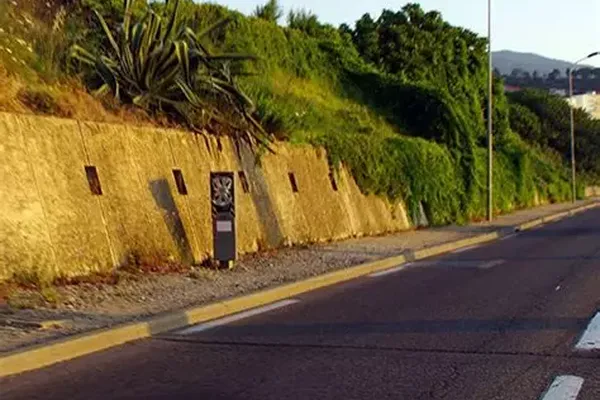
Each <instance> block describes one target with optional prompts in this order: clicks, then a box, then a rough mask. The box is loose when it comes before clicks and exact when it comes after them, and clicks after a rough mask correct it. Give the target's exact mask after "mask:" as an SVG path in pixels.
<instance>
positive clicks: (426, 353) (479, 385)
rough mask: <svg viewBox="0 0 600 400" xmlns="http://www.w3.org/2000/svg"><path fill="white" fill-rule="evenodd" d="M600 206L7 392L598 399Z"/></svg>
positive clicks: (69, 366)
mask: <svg viewBox="0 0 600 400" xmlns="http://www.w3.org/2000/svg"><path fill="white" fill-rule="evenodd" d="M599 308H600V210H592V211H589V212H586V213H584V214H580V215H578V216H576V217H574V218H571V219H566V220H563V221H560V222H558V223H555V224H552V225H548V226H545V227H541V228H538V229H535V230H532V231H528V232H524V233H521V234H518V235H515V236H512V237H508V238H506V239H505V240H502V241H498V242H495V243H492V244H488V245H485V246H481V247H477V248H472V249H467V250H466V251H461V252H455V253H453V254H447V255H444V256H441V257H436V258H432V259H429V260H425V261H420V262H417V263H414V264H411V265H407V266H404V267H403V268H398V269H393V270H391V271H388V272H387V273H385V274H377V275H375V276H368V277H364V278H361V279H357V280H354V281H352V282H349V283H345V284H341V285H337V286H334V287H331V288H327V289H324V290H319V291H315V292H312V293H307V294H304V295H301V296H297V297H295V298H293V299H290V300H288V301H284V302H279V303H276V304H273V305H271V306H268V307H266V308H261V309H258V310H255V311H254V312H252V313H246V314H243V315H241V316H237V317H232V318H227V319H225V320H221V321H215V322H212V323H206V324H202V325H198V326H195V327H191V328H188V329H186V330H184V331H179V332H172V333H170V334H168V335H164V336H161V337H155V338H152V339H148V340H143V341H139V342H135V343H131V344H128V345H124V346H121V347H118V348H113V349H110V350H107V351H104V352H101V353H97V354H94V355H90V356H87V357H83V358H79V359H76V360H72V361H70V362H66V363H62V364H58V365H55V366H52V367H49V368H45V369H42V370H39V371H34V372H31V373H26V374H22V375H18V376H14V377H9V378H4V379H2V380H0V399H2V400H13V399H27V400H31V399H60V400H63V399H71V400H75V399H85V400H93V399H233V400H237V399H260V400H265V399H277V400H280V399H283V400H295V399H409V400H412V399H456V400H466V399H477V400H479V399H482V400H483V399H485V400H489V399H510V400H513V399H514V400H518V399H524V400H525V399H527V400H529V399H531V400H536V399H544V400H566V399H570V400H572V399H578V400H579V399H581V400H600V351H599V350H598V349H600V316H597V312H598V310H599Z"/></svg>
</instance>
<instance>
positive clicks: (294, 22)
mask: <svg viewBox="0 0 600 400" xmlns="http://www.w3.org/2000/svg"><path fill="white" fill-rule="evenodd" d="M288 26H289V27H290V28H292V29H298V30H300V31H302V32H304V33H306V34H308V35H310V36H316V35H317V34H318V32H319V30H320V29H321V27H322V26H321V24H320V23H319V19H318V18H317V16H316V15H315V14H313V13H312V12H311V11H307V10H305V9H301V10H298V11H294V10H291V11H290V13H289V14H288Z"/></svg>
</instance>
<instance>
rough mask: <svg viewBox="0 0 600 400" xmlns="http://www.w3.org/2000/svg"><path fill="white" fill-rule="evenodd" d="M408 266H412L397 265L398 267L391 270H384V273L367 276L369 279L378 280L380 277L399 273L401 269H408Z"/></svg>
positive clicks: (408, 264)
mask: <svg viewBox="0 0 600 400" xmlns="http://www.w3.org/2000/svg"><path fill="white" fill-rule="evenodd" d="M410 265H412V263H407V264H402V265H399V266H397V267H394V268H391V269H386V270H384V271H379V272H374V273H372V274H370V275H369V278H378V277H380V276H385V275H391V274H395V273H396V272H400V271H402V270H403V269H406V267H408V266H410Z"/></svg>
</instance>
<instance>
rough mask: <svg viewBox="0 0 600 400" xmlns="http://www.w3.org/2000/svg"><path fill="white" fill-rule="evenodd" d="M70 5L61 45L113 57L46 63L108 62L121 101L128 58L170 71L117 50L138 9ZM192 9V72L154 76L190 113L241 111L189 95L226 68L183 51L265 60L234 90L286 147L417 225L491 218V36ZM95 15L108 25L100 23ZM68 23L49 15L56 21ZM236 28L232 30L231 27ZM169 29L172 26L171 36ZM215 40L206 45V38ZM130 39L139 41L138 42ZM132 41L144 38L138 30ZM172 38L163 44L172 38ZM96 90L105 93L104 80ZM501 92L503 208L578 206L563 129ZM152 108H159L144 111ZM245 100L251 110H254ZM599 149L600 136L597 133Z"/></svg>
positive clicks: (154, 9)
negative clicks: (418, 219)
mask: <svg viewBox="0 0 600 400" xmlns="http://www.w3.org/2000/svg"><path fill="white" fill-rule="evenodd" d="M30 1H34V0H30ZM61 3H62V4H63V5H62V6H63V7H64V9H65V10H67V12H66V13H65V22H64V25H63V27H64V28H60V29H58V30H57V32H59V33H60V34H61V35H65V38H66V39H65V40H63V41H61V43H67V44H69V46H70V45H71V44H77V43H79V44H81V45H82V46H83V45H84V47H85V48H86V49H87V50H88V51H89V53H90V55H91V54H101V55H103V56H102V57H101V58H99V59H98V58H92V57H89V56H87V53H85V54H80V55H83V56H84V59H85V60H87V64H88V65H91V62H92V61H94V68H92V69H90V68H86V67H85V66H81V65H77V64H75V65H74V64H67V62H66V59H67V57H66V56H65V55H64V51H63V50H61V51H60V52H59V55H58V56H53V57H52V60H48V59H45V60H46V61H44V62H46V63H48V64H49V65H53V66H56V65H61V66H63V67H66V66H69V68H70V69H69V70H68V71H72V72H71V73H70V74H71V75H72V74H73V72H77V74H79V76H80V77H83V78H84V79H85V80H86V82H88V83H89V82H90V80H89V79H88V78H89V77H90V76H93V75H94V70H95V71H96V72H95V73H96V74H98V70H97V68H96V66H97V65H99V63H98V62H97V61H98V60H101V61H102V62H104V64H106V65H107V66H108V67H110V68H111V69H112V70H113V72H112V73H111V74H108V75H106V74H102V73H100V75H101V76H104V75H106V77H107V79H104V80H103V81H104V83H111V82H113V83H112V84H111V85H109V86H110V87H111V88H112V92H113V93H115V92H116V85H115V84H114V82H115V81H117V79H116V78H119V79H120V80H123V82H124V83H121V82H120V81H119V87H120V88H121V87H125V86H127V85H128V83H126V82H131V79H130V78H127V77H126V76H125V74H122V72H123V71H125V69H124V68H123V66H122V65H121V64H122V63H123V62H122V59H123V57H119V54H121V53H123V54H126V53H124V52H125V51H130V50H134V51H132V55H133V56H134V60H137V61H136V62H140V63H141V64H140V65H141V66H143V65H149V64H154V63H157V64H159V65H160V64H161V63H158V61H156V60H148V58H150V56H149V54H150V53H148V52H145V53H144V57H145V58H146V61H144V60H143V59H142V58H141V57H140V58H135V57H137V54H139V53H140V52H139V51H138V50H140V49H142V48H141V47H136V46H134V44H133V43H132V44H127V45H126V46H125V47H123V44H122V43H119V41H118V40H117V39H115V42H116V43H115V44H116V46H115V45H113V44H112V43H111V38H110V35H107V34H106V33H108V32H113V33H114V32H128V31H130V30H132V29H134V26H133V25H129V28H128V29H124V28H126V27H125V26H123V25H122V24H121V21H122V20H123V10H124V9H123V7H122V3H121V0H118V1H117V0H83V1H81V2H76V3H77V4H74V3H72V2H69V1H67V0H62V1H61ZM126 3H129V2H126ZM129 7H132V8H131V14H130V13H127V17H126V18H125V21H127V20H128V19H129V18H132V19H135V20H136V21H139V22H140V23H142V25H136V26H138V28H137V29H138V32H142V33H143V32H147V31H145V30H148V29H152V28H151V22H150V20H149V18H150V19H151V18H155V17H152V16H160V15H166V16H169V15H173V14H169V12H172V11H170V9H171V7H172V4H170V3H169V4H165V3H157V2H152V3H150V5H149V6H148V5H146V4H145V3H144V1H143V0H139V1H137V2H133V3H132V4H130V6H129ZM148 7H150V9H151V12H150V14H148V13H149V11H148ZM178 7H179V11H180V13H179V17H178V18H176V19H175V21H176V22H174V23H175V24H177V25H178V26H180V27H189V28H190V30H183V32H184V33H182V34H180V33H179V32H182V30H181V29H179V30H177V29H175V30H173V31H172V32H174V33H172V35H173V36H172V39H170V40H171V43H172V46H171V45H169V46H171V47H170V48H171V50H169V51H168V52H167V53H168V54H171V55H172V54H173V51H174V52H175V58H176V61H175V60H173V63H174V65H176V66H177V71H178V72H177V73H175V72H174V73H173V74H174V75H173V77H170V76H169V75H168V74H164V75H163V74H157V75H155V76H154V75H151V76H154V77H155V78H156V82H153V83H158V82H161V81H162V80H167V78H170V79H172V81H171V83H169V84H168V85H167V86H169V85H170V86H169V87H172V85H173V82H174V83H175V85H176V86H177V96H176V99H177V102H180V101H181V102H184V103H185V104H186V105H187V106H190V105H192V106H193V105H194V104H196V105H197V104H200V103H203V104H202V105H201V106H200V107H196V108H197V109H210V110H214V109H217V110H219V111H220V113H221V114H224V112H223V110H229V109H231V104H230V103H227V102H225V106H224V107H222V108H219V107H216V108H215V107H212V106H211V107H206V106H205V105H204V104H206V102H207V101H208V100H210V99H212V98H213V97H211V96H212V94H211V93H207V92H206V91H203V90H198V88H197V87H196V86H195V85H196V83H193V82H192V83H190V82H189V81H188V80H185V82H186V84H187V83H189V87H190V88H191V89H192V90H191V91H190V90H187V89H186V90H182V85H180V84H179V83H180V82H181V77H185V76H187V75H194V76H198V74H199V75H200V77H201V78H202V79H204V78H203V77H206V76H209V77H210V79H212V78H213V76H214V75H213V74H212V72H208V73H207V71H212V70H211V69H210V68H212V64H210V66H208V65H204V64H202V63H198V67H199V68H200V66H203V69H202V71H198V70H194V72H193V73H189V74H188V73H187V72H186V71H187V67H185V65H186V63H187V61H186V57H184V56H182V54H188V55H189V54H190V51H191V50H192V49H196V51H197V52H199V53H201V54H202V55H204V56H206V55H212V54H249V55H253V56H255V57H256V59H257V61H256V62H254V63H243V64H239V63H238V64H237V65H236V66H235V68H232V69H231V71H232V72H234V73H232V74H231V75H230V78H231V80H226V82H227V83H228V84H230V85H236V84H237V85H239V87H240V88H243V90H244V91H243V93H245V94H246V95H247V96H248V97H249V98H251V99H252V100H253V101H254V103H255V104H256V110H255V111H254V112H252V111H251V110H252V109H251V108H244V107H245V106H243V107H242V109H244V110H246V111H247V117H252V118H255V119H257V120H258V121H260V123H261V125H262V127H264V128H265V130H266V131H267V132H269V133H270V134H272V135H273V136H274V137H276V138H278V139H280V140H287V141H290V142H292V143H311V144H315V145H321V146H324V147H325V148H326V149H327V151H328V154H329V157H330V162H331V164H332V166H333V167H334V168H336V167H337V166H339V164H340V163H344V164H345V165H347V166H348V167H349V169H350V170H351V172H352V174H353V175H354V177H355V179H356V181H357V182H358V184H359V185H360V187H361V189H362V190H363V191H364V192H367V193H376V194H381V195H385V196H388V197H389V198H391V199H402V200H404V201H405V203H406V204H407V206H408V207H409V212H410V214H411V215H415V214H416V213H417V212H418V210H419V208H420V205H423V208H424V209H425V211H426V213H427V214H428V215H427V216H428V218H429V220H430V221H431V222H432V223H434V224H445V223H450V222H455V221H459V222H462V221H466V220H469V219H478V218H482V217H483V216H484V214H485V204H486V201H485V185H486V165H487V155H486V150H485V137H486V120H485V116H486V105H487V86H486V79H487V69H486V65H487V61H486V47H487V43H486V41H485V39H482V38H480V37H478V36H477V35H475V34H474V33H472V32H470V31H468V30H465V29H462V28H459V27H454V26H451V25H450V24H448V23H447V22H445V21H444V20H443V19H442V17H441V15H439V13H436V12H424V11H423V10H422V9H421V8H420V7H419V6H418V5H416V4H409V5H407V6H405V7H404V8H402V9H401V10H399V11H390V10H384V11H383V12H382V14H381V15H380V16H379V17H377V18H373V17H371V16H369V15H365V16H363V17H362V18H361V19H360V20H359V21H357V23H356V25H355V26H354V27H350V26H347V25H342V26H340V27H339V28H336V27H333V26H330V25H327V24H323V23H321V22H320V21H319V20H318V18H317V17H316V16H315V15H313V14H312V13H310V12H308V11H305V10H300V11H292V12H291V13H290V14H289V15H288V26H287V27H281V26H279V25H277V21H278V20H279V19H280V18H281V17H282V11H281V7H280V6H279V4H278V3H277V1H275V0H271V1H269V2H267V3H266V4H265V5H264V6H261V7H258V8H257V10H256V11H255V13H254V16H251V17H248V16H244V15H241V14H239V13H236V12H233V11H231V10H228V9H226V8H224V7H220V6H218V5H214V4H196V3H194V2H192V1H191V0H180V2H179V4H178ZM56 9H60V8H56ZM93 10H97V12H98V13H99V14H100V15H102V17H103V19H98V18H95V17H94V15H93ZM57 15H58V14H56V15H51V16H39V15H37V16H35V17H36V18H39V19H40V21H45V23H46V24H50V23H51V21H53V20H55V19H56V18H57ZM144 15H146V16H144ZM166 20H168V17H167V18H166ZM223 20H227V21H228V24H221V23H220V21H223ZM102 21H104V22H102ZM144 21H146V25H143V22H144ZM120 26H123V28H119V27H120ZM67 27H69V28H67ZM73 27H75V28H73ZM215 27H218V28H215ZM102 28H104V29H102ZM161 29H166V28H164V26H163V27H161V28H160V29H157V30H158V31H160V30H161ZM103 32H104V33H103ZM191 32H193V33H194V35H192V34H191ZM203 32H205V33H206V35H202V33H203ZM57 34H58V33H57ZM119 35H121V36H124V37H127V33H119ZM129 35H130V36H131V37H133V36H135V35H134V33H133V32H132V33H130V34H129ZM148 35H149V34H148ZM151 36H152V35H149V36H148V37H151ZM166 36H168V35H164V33H163V34H161V37H166ZM196 38H198V39H197V40H196ZM175 43H180V44H175ZM186 45H187V47H188V49H187V50H186V49H185V46H186ZM169 46H167V47H169ZM177 48H179V51H177ZM127 49H129V50H127ZM165 51H166V50H165ZM167 53H165V54H167ZM152 57H155V56H152ZM158 58H161V57H160V56H159V57H158ZM127 62H129V61H127ZM231 66H232V64H231V63H229V62H228V63H224V64H218V65H215V68H216V71H217V72H216V73H219V71H223V68H225V67H231ZM82 67H83V68H82ZM54 68H56V67H54ZM119 68H120V69H119ZM46 69H48V68H46ZM49 69H50V70H52V68H49ZM63 69H64V70H65V71H67V69H65V68H63ZM34 70H35V69H34ZM42 70H43V69H38V70H35V71H38V72H39V71H42ZM59 70H60V68H59ZM114 71H121V72H118V73H115V72H114ZM36 73H37V72H36ZM64 78H65V77H64V76H63V77H62V78H61V79H64ZM234 78H237V79H234ZM145 80H147V79H144V81H145ZM133 81H136V80H135V79H134V80H133ZM153 81H154V78H153ZM90 86H91V87H92V88H96V87H97V86H94V84H93V83H92V84H91V85H90ZM134 86H135V85H134ZM236 87H237V86H236ZM135 88H136V89H135V90H133V89H131V88H128V89H127V91H128V92H129V93H132V94H130V95H128V96H127V97H126V98H123V96H120V97H121V101H124V102H131V103H135V104H140V103H144V102H146V101H147V100H148V96H150V95H152V96H154V95H157V93H156V92H154V91H150V92H148V88H150V86H149V85H146V87H143V85H139V84H138V85H137V86H135ZM139 88H142V89H143V90H141V91H140V90H138V89H139ZM494 92H495V93H494V94H495V102H494V110H493V111H494V117H495V118H494V130H495V149H496V153H495V157H496V166H497V167H496V169H495V174H496V175H495V185H496V191H495V193H496V196H495V199H494V201H495V208H496V211H497V212H505V211H509V210H512V209H514V208H518V207H526V206H531V205H533V204H534V203H535V202H536V201H537V200H538V199H541V200H544V199H548V200H550V201H562V200H566V199H568V198H569V181H568V170H567V168H566V156H567V154H565V152H564V148H563V147H561V146H562V143H555V142H554V141H552V140H550V139H548V138H547V137H546V132H547V131H548V127H549V126H550V125H551V124H552V122H550V121H551V120H550V119H548V120H547V119H546V114H543V113H542V112H541V111H539V110H537V109H536V108H535V104H534V103H535V102H536V101H537V100H536V99H535V98H523V99H520V98H519V99H517V98H513V99H511V102H510V103H509V99H507V97H506V96H505V95H504V91H503V85H502V81H501V80H499V79H496V81H495V85H494ZM239 93H242V92H241V90H240V91H239ZM182 94H183V95H182ZM237 94H238V91H237V90H236V91H235V95H233V98H236V99H237V97H236V96H237ZM192 95H194V96H196V97H193V96H192ZM140 96H141V97H140ZM161 96H162V95H161ZM142 98H143V99H146V100H144V102H141V101H140V99H142ZM226 98H227V97H226ZM134 99H138V100H134ZM219 99H221V98H220V97H219ZM528 99H529V100H531V102H529V100H528ZM245 100H246V98H245V97H244V101H245ZM526 100H527V101H526ZM219 101H220V100H219ZM244 101H242V102H241V103H237V104H238V105H239V104H249V103H244ZM161 102H162V100H161ZM159 103H160V102H159ZM209 103H210V104H214V103H211V102H210V101H209ZM217 103H218V104H219V105H222V103H219V102H217ZM153 104H154V106H153V107H149V108H148V109H149V110H150V111H149V112H150V113H156V112H157V111H161V112H166V114H167V115H169V117H170V118H172V119H177V115H180V114H181V113H179V112H173V110H169V108H168V107H166V109H165V107H161V106H159V105H158V103H156V102H154V103H153ZM168 104H171V103H168ZM234 108H235V107H234ZM156 109H160V110H156ZM175 111H176V110H175ZM194 124H195V125H199V127H200V128H206V125H209V127H210V124H209V123H208V122H206V121H203V120H202V119H199V120H194ZM590 126H591V125H590ZM562 129H563V127H555V134H554V133H553V135H560V133H561V131H562ZM586 129H587V128H586ZM213 131H215V129H213ZM216 131H217V133H222V132H220V131H219V130H218V129H216ZM592 131H596V132H597V130H596V127H595V126H594V127H591V128H590V132H592ZM567 132H568V131H567V130H565V131H564V135H565V137H567V138H568V136H567ZM519 135H522V136H519ZM596 137H600V135H597V136H596ZM523 138H524V139H523ZM546 139H548V140H546ZM589 140H590V141H593V140H597V139H593V138H592V136H589ZM582 145H583V142H582ZM592 164H594V163H593V161H592V160H591V159H589V160H588V161H586V162H584V163H582V167H583V168H585V169H586V171H588V173H589V174H590V175H593V174H596V175H597V174H598V173H599V172H600V171H599V170H598V166H597V165H596V164H594V165H592Z"/></svg>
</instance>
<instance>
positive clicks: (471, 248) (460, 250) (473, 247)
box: [452, 244, 480, 254]
mask: <svg viewBox="0 0 600 400" xmlns="http://www.w3.org/2000/svg"><path fill="white" fill-rule="evenodd" d="M479 246H480V245H479V244H475V245H473V246H468V247H463V248H462V249H458V250H454V251H453V252H452V254H460V253H465V252H467V251H470V250H475V249H476V248H478V247H479Z"/></svg>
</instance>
